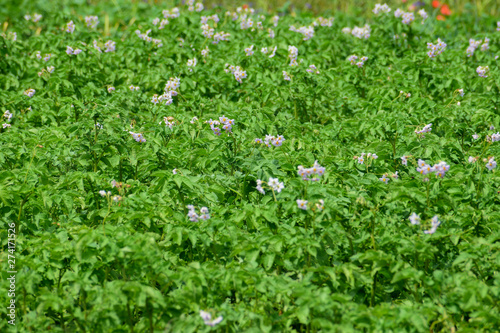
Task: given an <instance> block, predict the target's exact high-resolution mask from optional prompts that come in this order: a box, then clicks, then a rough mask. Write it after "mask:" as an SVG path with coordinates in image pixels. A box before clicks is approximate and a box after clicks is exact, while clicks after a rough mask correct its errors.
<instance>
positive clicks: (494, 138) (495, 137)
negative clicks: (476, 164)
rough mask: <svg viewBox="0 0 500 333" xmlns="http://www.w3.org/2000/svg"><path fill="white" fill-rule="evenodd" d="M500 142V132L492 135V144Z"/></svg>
mask: <svg viewBox="0 0 500 333" xmlns="http://www.w3.org/2000/svg"><path fill="white" fill-rule="evenodd" d="M496 141H500V132H497V133H493V134H492V135H491V142H496Z"/></svg>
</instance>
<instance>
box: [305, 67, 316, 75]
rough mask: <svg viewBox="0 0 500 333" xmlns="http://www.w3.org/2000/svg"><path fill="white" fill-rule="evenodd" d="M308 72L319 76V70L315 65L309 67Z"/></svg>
mask: <svg viewBox="0 0 500 333" xmlns="http://www.w3.org/2000/svg"><path fill="white" fill-rule="evenodd" d="M306 72H308V73H311V74H314V73H316V74H319V71H318V69H317V68H316V66H314V65H309V68H308V69H306Z"/></svg>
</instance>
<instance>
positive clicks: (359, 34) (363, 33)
mask: <svg viewBox="0 0 500 333" xmlns="http://www.w3.org/2000/svg"><path fill="white" fill-rule="evenodd" d="M348 29H349V28H348ZM342 31H344V30H342ZM346 31H347V30H346ZM371 32H372V29H371V28H370V26H369V25H368V24H365V25H364V26H363V27H357V26H355V27H354V28H352V30H351V34H352V35H353V36H354V37H356V38H359V39H368V38H370V35H371Z"/></svg>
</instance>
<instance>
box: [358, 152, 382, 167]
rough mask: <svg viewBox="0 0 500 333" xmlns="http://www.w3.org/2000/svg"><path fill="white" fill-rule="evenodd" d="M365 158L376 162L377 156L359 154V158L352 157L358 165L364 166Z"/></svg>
mask: <svg viewBox="0 0 500 333" xmlns="http://www.w3.org/2000/svg"><path fill="white" fill-rule="evenodd" d="M365 156H366V158H371V159H372V160H376V159H377V158H378V156H377V154H372V153H368V154H366V153H361V156H354V159H357V160H358V163H359V164H364V163H365Z"/></svg>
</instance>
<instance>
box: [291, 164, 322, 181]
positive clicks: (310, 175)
mask: <svg viewBox="0 0 500 333" xmlns="http://www.w3.org/2000/svg"><path fill="white" fill-rule="evenodd" d="M325 171H326V168H325V167H322V166H321V165H320V164H319V163H318V161H314V164H313V166H312V167H310V168H307V169H305V168H304V167H303V166H302V165H299V166H298V167H297V173H298V175H299V176H301V177H302V180H306V181H307V180H310V181H318V180H320V178H319V177H321V176H322V175H324V174H325Z"/></svg>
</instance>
